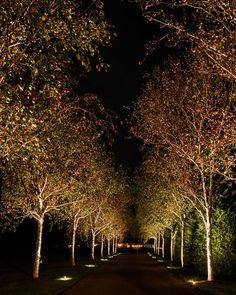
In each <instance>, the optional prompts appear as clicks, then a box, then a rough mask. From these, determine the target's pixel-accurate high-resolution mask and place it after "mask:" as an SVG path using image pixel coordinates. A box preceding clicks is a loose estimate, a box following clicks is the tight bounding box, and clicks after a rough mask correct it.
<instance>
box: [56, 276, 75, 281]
mask: <svg viewBox="0 0 236 295" xmlns="http://www.w3.org/2000/svg"><path fill="white" fill-rule="evenodd" d="M56 280H57V281H70V280H73V278H71V277H67V276H63V277H60V278H57V279H56Z"/></svg>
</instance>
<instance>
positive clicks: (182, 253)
mask: <svg viewBox="0 0 236 295" xmlns="http://www.w3.org/2000/svg"><path fill="white" fill-rule="evenodd" d="M184 233H185V220H182V222H181V245H180V259H181V267H184V236H185V235H184Z"/></svg>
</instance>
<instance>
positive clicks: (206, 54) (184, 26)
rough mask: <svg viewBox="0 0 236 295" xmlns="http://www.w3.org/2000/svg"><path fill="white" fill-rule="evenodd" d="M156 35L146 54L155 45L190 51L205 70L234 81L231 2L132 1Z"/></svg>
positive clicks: (233, 11)
mask: <svg viewBox="0 0 236 295" xmlns="http://www.w3.org/2000/svg"><path fill="white" fill-rule="evenodd" d="M134 2H136V3H138V4H139V6H140V7H141V9H142V12H143V15H144V17H145V18H146V19H147V21H148V22H151V23H154V24H156V25H157V31H158V32H157V34H155V37H154V38H153V40H151V41H150V42H149V43H148V44H147V50H148V51H149V52H150V51H152V50H153V49H155V48H156V47H157V46H158V45H159V44H165V45H166V46H171V47H173V46H174V47H180V48H181V49H182V50H183V49H186V48H187V49H188V50H190V51H191V52H192V53H193V55H196V54H197V56H199V57H200V63H202V66H203V67H205V69H207V68H209V66H213V68H214V69H215V71H217V72H218V73H221V74H222V75H224V76H226V77H228V78H229V79H232V80H235V78H236V72H235V69H236V59H235V48H234V40H235V38H236V35H235V34H236V33H235V26H236V21H235V15H236V8H235V2H234V1H231V0H220V1H216V0H205V1H194V0H180V1H161V0H148V1H146V0H134Z"/></svg>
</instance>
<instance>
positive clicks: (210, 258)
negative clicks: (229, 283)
mask: <svg viewBox="0 0 236 295" xmlns="http://www.w3.org/2000/svg"><path fill="white" fill-rule="evenodd" d="M211 217H212V216H211V211H210V210H209V209H207V214H206V224H205V227H206V250H207V280H208V281H214V274H213V255H212V224H211Z"/></svg>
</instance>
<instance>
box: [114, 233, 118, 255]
mask: <svg viewBox="0 0 236 295" xmlns="http://www.w3.org/2000/svg"><path fill="white" fill-rule="evenodd" d="M117 247H118V237H117V236H116V240H115V253H117Z"/></svg>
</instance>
